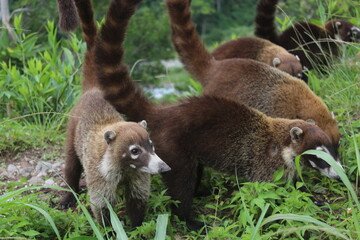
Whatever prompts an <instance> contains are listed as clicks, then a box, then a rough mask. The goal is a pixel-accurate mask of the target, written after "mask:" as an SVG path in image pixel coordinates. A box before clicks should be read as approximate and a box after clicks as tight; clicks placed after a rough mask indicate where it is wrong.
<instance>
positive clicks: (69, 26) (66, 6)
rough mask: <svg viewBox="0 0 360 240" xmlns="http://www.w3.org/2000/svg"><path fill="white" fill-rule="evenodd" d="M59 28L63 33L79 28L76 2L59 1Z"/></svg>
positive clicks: (69, 0)
mask: <svg viewBox="0 0 360 240" xmlns="http://www.w3.org/2000/svg"><path fill="white" fill-rule="evenodd" d="M56 2H57V7H58V12H59V27H60V29H61V30H62V31H65V32H71V31H74V30H75V28H76V27H77V26H78V24H79V21H78V15H77V12H76V8H75V3H74V0H57V1H56Z"/></svg>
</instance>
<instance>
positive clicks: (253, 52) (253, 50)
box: [211, 37, 302, 78]
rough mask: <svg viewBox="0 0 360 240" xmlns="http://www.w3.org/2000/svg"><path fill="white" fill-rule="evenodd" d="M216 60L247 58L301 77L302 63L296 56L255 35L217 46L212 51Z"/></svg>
mask: <svg viewBox="0 0 360 240" xmlns="http://www.w3.org/2000/svg"><path fill="white" fill-rule="evenodd" d="M211 55H213V56H214V57H215V59H216V60H223V59H228V58H249V59H253V60H256V61H259V62H263V63H266V64H268V65H270V66H272V67H276V68H278V69H279V70H281V71H283V72H287V73H289V74H290V75H292V76H294V77H297V78H302V65H301V63H300V59H299V58H298V57H297V56H294V55H292V54H291V53H289V52H288V51H286V50H285V49H284V48H283V47H280V46H278V45H276V44H273V43H272V42H270V41H268V40H266V39H262V38H257V37H242V38H237V39H235V40H231V41H228V42H226V43H223V44H221V45H220V46H218V47H217V48H216V49H215V50H214V51H213V52H212V53H211Z"/></svg>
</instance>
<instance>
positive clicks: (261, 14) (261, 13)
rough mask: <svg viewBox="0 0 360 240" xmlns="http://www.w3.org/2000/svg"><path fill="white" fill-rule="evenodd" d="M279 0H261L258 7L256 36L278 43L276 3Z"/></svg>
mask: <svg viewBox="0 0 360 240" xmlns="http://www.w3.org/2000/svg"><path fill="white" fill-rule="evenodd" d="M277 3H278V0H260V2H259V3H258V5H257V7H256V17H255V36H257V37H260V38H264V39H267V40H269V41H271V42H273V43H277V41H278V35H277V33H276V26H275V14H276V5H277Z"/></svg>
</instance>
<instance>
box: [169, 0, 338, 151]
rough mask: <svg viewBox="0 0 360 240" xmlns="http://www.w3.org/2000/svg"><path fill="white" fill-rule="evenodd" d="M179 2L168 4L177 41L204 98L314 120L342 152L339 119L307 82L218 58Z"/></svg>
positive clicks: (260, 65) (265, 67) (247, 62)
mask: <svg viewBox="0 0 360 240" xmlns="http://www.w3.org/2000/svg"><path fill="white" fill-rule="evenodd" d="M174 1H175V0H174ZM168 2H169V3H171V2H172V1H170V0H169V1H168ZM176 3H177V4H170V5H169V6H170V7H169V15H170V25H171V28H172V42H173V44H174V47H175V49H176V51H177V52H178V54H179V57H180V59H181V61H182V63H183V64H184V66H185V68H186V69H187V70H188V72H190V74H191V75H192V76H194V78H195V79H197V80H198V81H200V82H201V83H202V85H203V86H204V88H203V91H204V94H206V95H212V96H218V97H226V98H229V99H231V100H234V101H236V102H239V103H245V104H247V105H248V106H250V107H254V108H256V109H258V110H260V111H261V112H263V113H265V114H266V115H268V116H270V117H281V118H289V119H303V120H309V119H312V120H314V121H315V123H316V124H317V125H318V126H319V127H320V128H322V129H323V130H324V131H325V132H326V133H327V134H328V135H329V137H330V139H331V141H332V145H333V147H334V149H337V148H338V144H339V139H340V134H339V129H338V126H337V124H336V122H335V120H334V119H333V117H332V115H331V114H330V112H329V111H328V109H327V107H326V105H325V104H324V103H323V102H322V101H321V100H320V98H319V97H317V96H316V95H315V94H314V93H313V92H312V91H311V90H310V88H309V87H308V86H307V85H306V84H305V83H304V82H303V81H301V80H299V79H297V78H294V77H291V76H290V75H288V74H285V73H283V72H281V71H279V70H277V69H274V68H272V67H269V66H268V65H265V64H263V63H260V62H257V61H252V60H250V59H239V58H232V59H225V60H215V59H214V58H213V57H212V55H211V54H209V53H208V52H207V50H206V49H205V47H204V45H203V43H202V41H201V39H200V37H199V36H198V34H197V33H196V29H195V25H194V24H193V23H192V21H191V13H190V9H189V6H188V4H187V1H186V0H184V1H182V2H181V0H178V1H177V2H176ZM336 156H337V150H336Z"/></svg>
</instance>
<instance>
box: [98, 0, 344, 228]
mask: <svg viewBox="0 0 360 240" xmlns="http://www.w3.org/2000/svg"><path fill="white" fill-rule="evenodd" d="M138 2H139V0H137V1H134V0H113V1H111V3H110V7H109V9H108V12H107V15H106V18H105V22H104V24H103V26H102V28H101V30H100V32H99V34H98V36H97V39H96V41H95V49H94V67H95V73H96V76H97V78H96V79H97V80H98V85H99V86H100V88H101V89H102V91H103V95H104V98H105V99H106V100H108V101H109V102H110V103H111V104H112V105H113V106H114V107H115V108H116V109H117V111H119V112H121V113H124V114H126V116H127V117H128V119H129V120H131V121H139V120H140V119H146V120H147V122H148V126H149V129H150V130H151V135H152V139H153V141H154V143H155V145H156V147H157V150H156V151H157V153H158V154H159V156H160V157H161V158H162V159H164V160H165V162H166V163H167V164H168V165H169V167H170V168H171V172H169V173H164V174H162V176H163V179H164V182H165V184H166V186H167V188H168V193H169V194H170V195H171V197H172V199H174V200H180V204H179V205H178V207H175V208H174V213H176V214H177V215H178V216H179V218H180V219H182V220H185V221H186V223H187V225H188V226H189V228H191V229H198V228H200V227H202V226H203V224H202V223H200V222H197V221H195V220H194V219H193V218H192V215H191V205H192V199H193V195H194V189H195V187H196V182H197V181H198V176H197V169H198V166H199V165H201V164H202V165H204V166H207V167H211V168H213V169H215V170H217V171H221V172H224V173H228V174H234V173H235V172H237V175H238V176H242V177H244V178H245V179H247V180H249V181H272V175H273V173H274V171H275V170H277V169H279V168H281V167H284V168H285V172H286V176H287V177H288V178H292V177H293V176H294V174H295V167H294V162H293V160H294V157H295V156H296V155H298V154H299V153H302V152H303V151H305V150H308V149H317V148H320V147H321V148H322V149H323V150H324V151H327V152H328V153H330V154H331V155H332V156H335V155H336V153H335V151H336V150H335V149H334V148H333V146H332V143H331V140H330V138H329V137H328V135H327V134H325V133H324V131H322V130H321V129H320V128H319V127H318V126H316V125H314V124H312V123H308V122H306V121H303V120H288V119H282V118H270V117H267V116H266V115H265V114H263V113H261V112H259V111H258V110H255V109H253V108H250V107H248V106H246V105H245V104H241V103H238V102H235V101H232V100H229V99H226V98H222V97H215V96H201V97H191V98H188V99H186V100H183V101H181V102H177V103H174V104H171V105H163V106H158V105H155V104H154V103H151V102H150V101H149V99H147V98H146V97H145V96H144V95H143V93H142V92H141V90H139V89H138V87H137V86H136V85H135V83H134V81H133V80H132V79H131V77H130V76H129V71H128V68H127V66H126V65H125V64H124V63H123V61H122V57H123V53H124V50H123V47H122V43H123V40H124V35H125V30H126V27H127V22H128V20H129V18H130V17H131V15H132V14H133V12H134V9H135V7H136V5H137V3H138ZM167 4H168V6H169V10H170V11H173V12H174V13H175V12H177V11H181V13H182V12H183V10H184V9H187V8H188V4H189V3H188V1H167ZM179 15H182V14H179ZM187 16H188V17H189V15H188V14H187ZM192 32H193V31H192ZM194 47H197V46H194ZM264 65H265V64H264ZM266 66H267V65H266ZM268 68H271V67H268ZM299 81H300V80H299ZM308 160H311V161H312V162H309V161H308ZM302 161H304V162H305V164H309V165H310V164H314V165H316V166H317V167H318V168H321V169H323V171H324V173H325V174H327V175H328V176H329V177H333V178H338V175H337V174H336V173H335V172H334V171H333V170H332V168H331V167H330V166H325V164H326V163H324V162H321V161H320V160H319V159H316V158H311V159H310V158H308V157H307V156H305V157H304V158H303V159H302ZM320 162H321V163H320ZM323 164H324V165H323Z"/></svg>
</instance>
